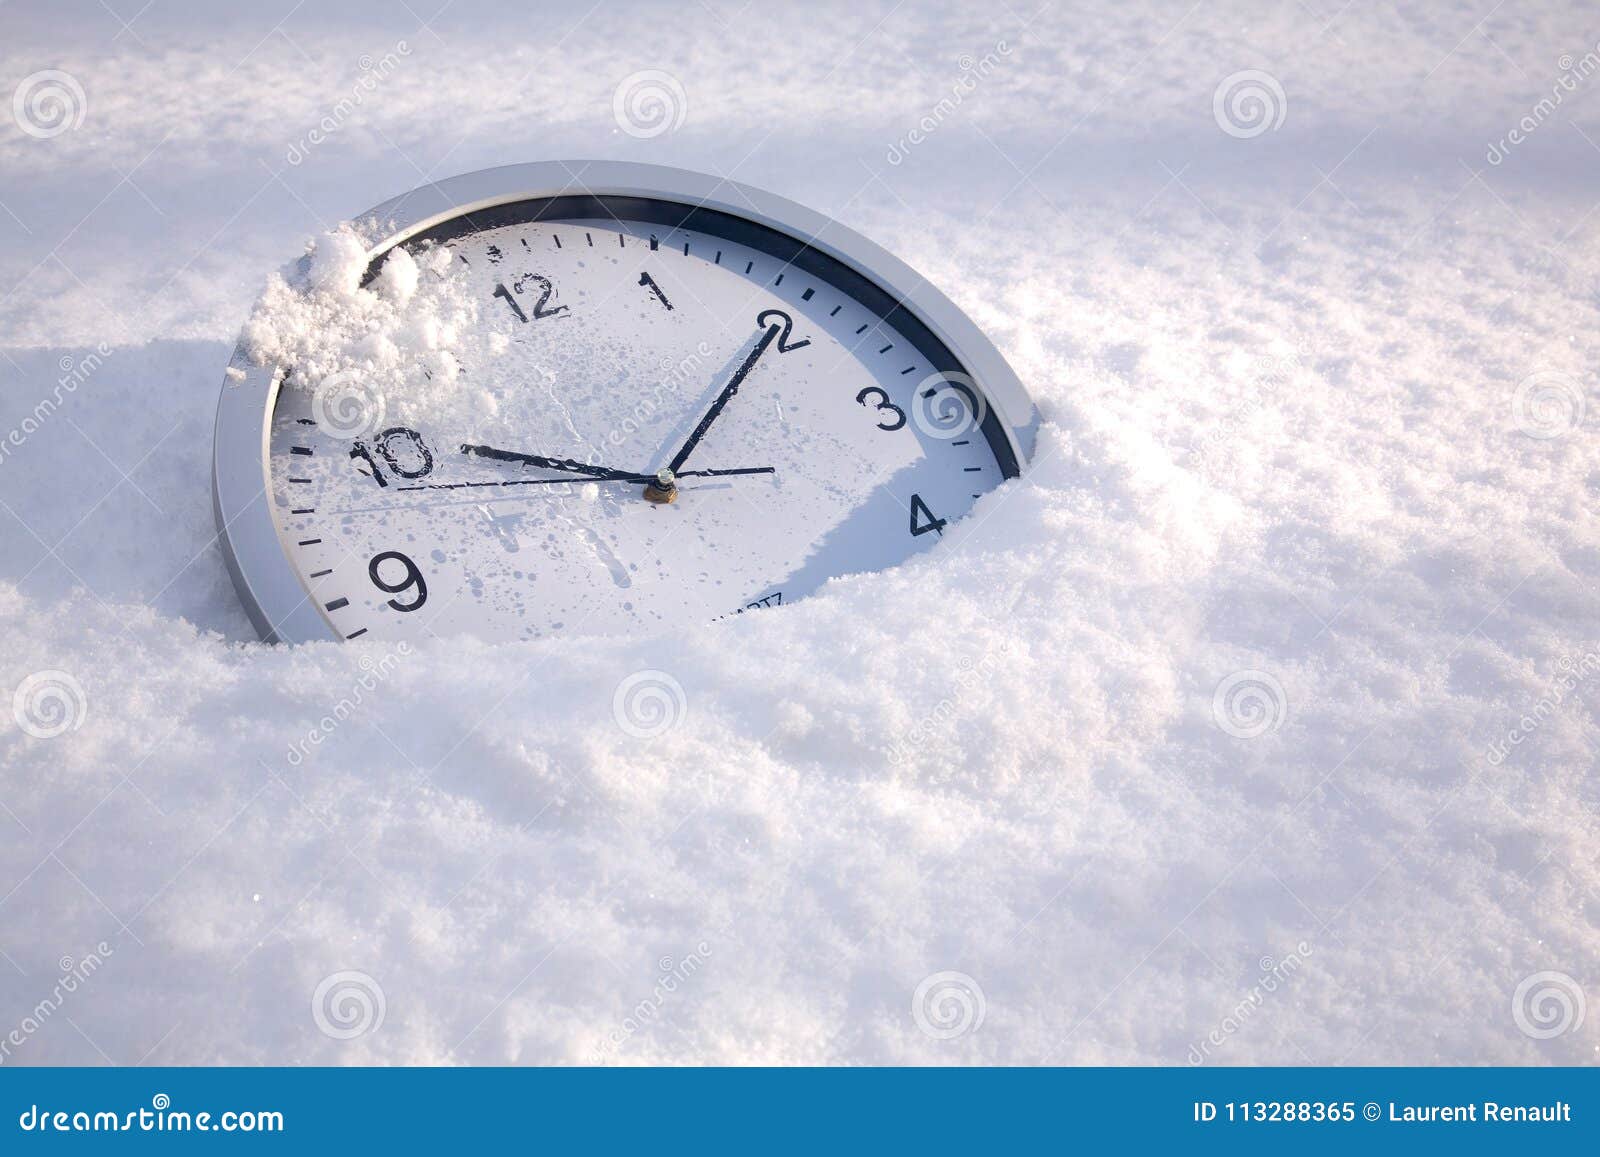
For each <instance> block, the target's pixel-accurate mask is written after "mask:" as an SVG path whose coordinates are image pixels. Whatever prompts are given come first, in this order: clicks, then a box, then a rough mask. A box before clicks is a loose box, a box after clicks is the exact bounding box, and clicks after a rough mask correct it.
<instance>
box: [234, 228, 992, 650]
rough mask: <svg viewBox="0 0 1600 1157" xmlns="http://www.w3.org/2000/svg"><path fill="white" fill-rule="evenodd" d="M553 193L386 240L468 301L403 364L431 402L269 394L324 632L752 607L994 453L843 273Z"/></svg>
mask: <svg viewBox="0 0 1600 1157" xmlns="http://www.w3.org/2000/svg"><path fill="white" fill-rule="evenodd" d="M559 204H561V203H560V202H550V201H548V200H546V201H544V202H532V201H530V202H526V203H522V204H516V203H513V204H510V205H501V206H498V207H496V209H495V210H494V211H493V212H489V213H479V214H475V215H473V216H472V217H471V218H457V219H454V220H446V221H445V222H444V223H442V224H436V225H434V226H433V227H432V228H430V229H428V230H419V231H415V232H414V233H413V234H412V235H411V236H410V237H408V238H407V239H406V241H405V245H406V247H407V248H408V250H410V251H411V252H414V253H416V254H417V255H419V258H420V259H421V263H422V264H423V266H424V273H423V276H448V277H450V278H451V279H453V281H454V282H455V283H456V287H457V288H458V290H459V291H462V292H464V293H465V295H466V296H467V298H469V299H470V300H472V301H473V302H475V303H476V306H477V308H476V311H475V317H474V319H473V321H472V323H471V328H470V329H469V330H468V331H467V332H457V333H456V334H454V341H453V343H452V347H451V348H452V351H453V353H454V356H455V362H456V364H457V365H458V367H459V376H458V377H457V379H456V380H455V382H453V383H452V385H451V386H450V387H448V388H446V389H440V388H439V386H438V383H432V384H430V385H429V386H428V387H427V388H428V390H429V391H430V396H432V397H434V398H436V399H437V398H439V397H444V398H445V399H446V400H445V401H444V402H443V403H442V404H438V405H434V406H432V407H429V408H427V409H426V410H425V411H422V412H421V413H420V416H414V415H417V414H418V413H419V411H418V410H417V408H416V407H397V406H393V405H391V406H390V408H389V413H390V414H391V415H393V414H395V413H396V412H398V413H400V414H401V415H402V416H403V420H395V419H393V418H392V417H391V418H390V419H387V420H384V421H382V422H379V423H376V424H374V425H373V426H372V427H371V428H367V429H360V430H356V431H351V430H349V429H345V428H339V427H338V426H337V425H330V423H329V422H327V421H326V420H325V419H326V415H325V414H322V413H321V411H320V410H319V408H318V406H317V405H316V404H314V396H313V394H312V393H311V392H310V391H308V390H302V389H293V388H287V387H286V388H283V389H279V390H277V391H276V400H275V404H274V405H273V406H272V407H271V410H270V417H269V420H268V429H267V434H268V437H267V456H266V475H267V494H268V501H269V502H270V504H271V510H272V515H273V523H274V526H275V528H276V534H277V538H278V543H279V545H280V546H281V549H282V552H283V554H284V555H285V556H286V558H287V559H288V561H289V563H290V565H291V567H292V569H293V571H294V573H295V574H296V575H297V576H298V578H299V580H300V583H301V585H302V586H303V592H304V594H303V597H304V600H305V601H306V602H308V603H309V604H311V605H312V606H313V607H314V608H315V609H316V610H317V612H318V613H319V614H320V616H321V617H322V618H323V619H324V620H325V621H326V623H327V624H328V626H329V630H328V632H327V634H328V635H330V636H332V637H339V638H346V639H353V638H393V639H398V638H412V637H417V636H432V635H438V636H444V635H452V634H473V635H477V636H480V637H482V638H485V639H490V640H504V639H534V638H540V637H546V636H550V635H553V634H557V633H582V634H621V633H629V632H638V631H653V630H659V629H663V628H671V627H678V626H683V625H686V624H696V623H706V622H711V621H714V620H718V619H721V618H724V617H727V616H731V615H735V614H742V613H746V612H749V611H754V610H760V609H766V608H773V607H777V606H780V605H784V604H788V603H791V602H793V601H795V600H796V599H799V598H801V597H803V596H805V595H807V594H809V593H811V592H813V591H815V590H816V589H817V588H818V587H819V586H820V585H821V584H822V583H824V582H826V581H827V580H828V579H829V578H832V577H835V576H839V575H847V574H853V573H859V572H864V571H875V570H880V569H882V568H884V567H887V566H892V565H894V564H895V563H897V562H899V561H901V560H903V559H905V558H906V557H907V556H909V555H910V554H912V553H914V552H917V551H920V550H924V549H927V548H929V547H932V546H933V545H934V544H936V543H937V542H938V541H939V540H940V538H941V537H942V536H943V534H944V533H945V532H946V530H947V529H948V528H949V526H950V524H951V523H953V522H954V521H955V520H957V519H959V518H961V517H963V516H964V515H965V514H967V512H968V511H969V510H970V509H971V508H972V506H973V504H974V503H975V502H976V501H977V500H978V499H979V498H980V497H981V496H982V495H983V494H984V493H985V492H986V491H988V490H990V489H992V488H993V487H995V486H997V485H999V484H1000V483H1001V482H1002V481H1003V480H1004V479H1005V478H1006V477H1007V476H1008V475H1011V474H1015V473H1016V472H1017V469H1018V457H1017V454H1016V452H1015V449H1014V446H1013V444H1012V442H1011V441H1010V440H1008V437H1007V434H1006V432H1005V427H1004V426H1003V425H1002V423H1001V422H1000V421H998V420H997V419H996V418H995V416H994V415H993V414H992V412H991V410H990V403H989V399H988V397H987V395H986V394H985V393H984V390H983V387H982V385H981V384H980V383H979V382H977V381H975V380H974V379H973V378H972V377H970V376H968V373H967V367H966V366H965V365H964V364H963V363H961V362H958V361H957V360H956V359H955V357H954V355H953V354H952V353H951V352H950V350H949V349H948V347H947V346H946V345H945V344H943V343H942V342H941V341H940V340H939V339H937V338H935V337H934V336H933V335H932V332H931V331H930V330H929V329H928V328H927V327H926V326H925V325H924V324H923V323H922V321H921V320H920V319H918V318H917V317H915V315H913V314H912V313H911V312H910V311H909V310H908V309H906V308H905V306H904V303H903V301H902V300H901V299H900V298H898V297H896V296H893V295H891V294H889V293H887V292H885V291H884V290H882V289H881V288H879V287H878V286H877V285H876V284H875V283H874V282H872V281H870V280H868V279H867V278H866V277H864V276H863V275H862V274H861V273H859V272H857V271H855V270H853V269H851V268H850V267H848V266H846V265H845V264H843V263H842V262H840V261H838V260H836V259H833V258H831V257H824V256H823V255H821V254H820V253H819V252H817V251H816V250H815V249H813V248H805V249H804V250H803V252H797V250H799V247H798V246H795V245H794V243H793V242H792V241H787V240H786V239H785V238H783V237H782V235H781V234H776V233H774V232H773V231H772V230H771V229H769V228H765V227H759V228H758V227H755V226H752V225H751V224H750V223H748V222H744V221H740V220H739V219H738V218H736V217H734V216H731V215H726V214H722V213H713V212H706V211H702V212H699V213H698V214H696V215H694V216H693V217H686V214H685V211H684V209H683V206H681V205H675V206H666V205H663V204H659V203H655V202H652V201H650V200H649V199H646V198H638V197H631V198H626V197H616V198H612V199H610V200H606V201H604V202H602V201H600V200H597V199H596V198H593V197H587V198H583V199H581V200H579V199H576V198H569V199H567V200H566V202H565V205H566V207H571V208H579V209H586V210H588V211H587V212H580V213H560V212H552V206H553V205H559ZM668 210H675V212H672V211H668ZM774 238H777V240H776V241H775V240H774ZM785 244H788V245H789V246H791V248H790V249H789V251H788V252H787V253H786V252H785ZM441 249H443V250H445V251H446V252H447V254H448V256H447V257H442V256H440V251H441ZM774 250H776V252H774ZM430 256H431V257H432V258H433V261H434V262H435V263H437V268H439V269H442V270H444V271H445V272H443V273H437V272H432V271H431V270H430V269H429V265H430V262H429V260H428V258H429V257H430ZM381 259H382V258H381V255H380V258H379V259H378V260H377V261H375V262H374V263H373V266H372V271H373V272H374V273H375V272H376V271H377V269H378V268H379V266H380V265H381ZM420 388H422V387H421V385H420V383H419V389H420ZM391 401H393V399H391ZM319 416H320V417H322V418H323V419H324V420H322V421H319ZM219 438H220V434H219ZM220 454H221V451H220V448H219V461H220ZM220 503H221V483H220V481H219V506H220ZM241 589H242V590H243V589H244V584H243V583H241Z"/></svg>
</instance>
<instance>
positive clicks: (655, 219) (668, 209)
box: [362, 193, 1020, 478]
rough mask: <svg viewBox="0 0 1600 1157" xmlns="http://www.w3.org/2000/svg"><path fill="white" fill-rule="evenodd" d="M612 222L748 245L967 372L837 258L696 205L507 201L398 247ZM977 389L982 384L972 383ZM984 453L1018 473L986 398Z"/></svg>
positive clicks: (947, 367)
mask: <svg viewBox="0 0 1600 1157" xmlns="http://www.w3.org/2000/svg"><path fill="white" fill-rule="evenodd" d="M607 218H615V219H617V220H619V221H621V222H630V221H643V222H648V223H649V224H652V225H661V226H664V227H665V228H667V229H692V230H694V231H695V232H697V233H704V234H708V235H709V236H712V237H720V238H722V239H723V240H726V241H732V242H734V243H736V244H739V245H745V246H748V247H749V248H751V249H754V250H757V251H758V252H761V253H765V254H767V255H768V256H771V257H776V258H777V259H778V260H779V261H782V262H783V263H784V264H785V265H788V266H792V267H793V268H795V269H798V270H801V271H803V272H805V273H809V274H811V275H812V276H813V277H815V278H817V279H818V280H820V281H823V282H826V283H827V284H829V285H832V286H833V287H834V288H836V289H838V290H840V291H841V292H842V293H844V294H846V295H847V296H849V297H851V298H853V299H854V300H856V301H859V302H860V303H861V304H862V305H864V306H865V307H866V308H867V309H869V310H871V311H872V312H873V313H875V314H877V316H878V317H879V318H880V319H881V320H883V321H885V322H888V323H889V324H890V325H892V326H894V328H895V329H897V330H899V331H900V333H901V334H902V335H904V337H905V338H906V340H907V341H909V342H910V343H911V344H912V346H913V347H914V348H915V349H916V350H917V352H918V353H920V354H921V355H922V356H923V357H925V358H927V359H928V364H929V365H931V366H932V367H933V369H934V370H935V371H937V372H939V373H959V374H967V373H968V370H967V368H966V367H965V366H963V365H962V364H961V363H960V361H958V360H957V359H956V356H955V355H954V354H952V353H951V352H950V350H949V347H947V346H946V345H945V344H944V342H942V341H940V340H939V339H938V337H936V336H935V335H934V333H933V331H932V330H930V329H929V328H928V327H927V326H926V325H924V324H923V323H922V321H921V319H920V318H918V317H917V315H916V314H915V313H914V312H913V311H912V310H911V309H910V308H909V307H908V306H907V305H906V304H905V302H903V301H901V300H900V299H899V298H897V297H895V296H894V295H893V294H891V293H889V292H888V291H887V290H885V289H884V288H883V287H882V286H880V285H878V284H877V282H875V281H872V280H871V279H870V278H868V277H866V276H864V275H863V274H861V273H858V272H857V271H856V270H854V269H852V268H850V267H849V266H848V265H845V264H844V263H843V262H841V261H839V260H838V259H837V258H834V257H830V256H829V255H828V254H826V253H823V252H821V251H820V250H818V249H815V248H813V247H812V246H811V245H810V244H809V243H808V242H806V241H803V240H801V239H800V238H798V237H794V236H791V235H789V234H787V233H782V232H779V231H778V230H776V229H773V228H770V227H769V226H766V225H762V224H759V223H758V222H755V221H750V220H748V219H746V218H744V217H738V216H735V215H734V214H732V213H724V212H722V211H721V210H719V209H708V208H705V207H704V206H700V205H684V204H680V203H679V202H676V201H664V200H661V199H660V198H656V197H625V196H610V195H607V196H596V195H594V194H592V193H581V194H563V195H561V196H557V197H543V198H538V199H535V200H527V201H512V202H509V203H507V204H504V205H495V206H492V207H490V208H487V209H475V210H473V211H472V212H470V213H462V214H461V215H459V216H456V217H452V218H450V220H448V221H443V222H441V223H440V224H438V225H435V226H434V227H433V228H431V229H427V230H424V231H423V232H421V233H418V234H416V235H415V236H413V237H410V238H408V239H407V240H406V241H405V242H404V245H405V247H406V248H407V249H409V250H414V249H417V248H419V247H421V246H423V245H425V244H428V243H430V242H432V243H435V244H442V243H444V242H447V241H452V240H454V239H456V238H458V237H465V236H468V235H470V234H474V233H481V232H483V231H485V230H488V229H499V228H502V227H504V226H508V225H525V224H528V223H530V222H534V221H568V220H580V221H581V220H604V219H607ZM382 260H383V255H382V254H380V255H379V256H378V257H377V258H376V259H375V260H374V261H373V262H372V264H371V265H370V266H369V267H368V269H367V274H366V277H365V278H364V279H363V281H362V284H363V285H364V284H366V283H367V282H368V281H371V280H372V278H374V277H376V276H377V273H378V266H379V265H380V264H381V263H382ZM978 384H979V386H980V388H981V386H982V383H981V382H980V383H978ZM980 429H981V430H982V431H983V436H984V438H985V439H986V440H987V441H988V443H989V449H990V451H991V452H992V453H993V454H994V457H995V462H996V463H997V464H998V465H999V467H1000V473H1001V475H1002V476H1004V477H1006V478H1015V477H1017V475H1018V474H1019V473H1020V471H1019V469H1018V466H1017V456H1016V454H1015V453H1013V452H1012V449H1011V443H1010V442H1009V441H1008V440H1007V438H1006V436H1005V431H1004V429H1003V428H1002V427H1001V424H1000V419H999V417H998V416H997V415H996V413H995V407H994V405H993V404H992V403H989V402H988V401H987V399H986V400H985V405H984V416H983V422H982V425H981V426H980Z"/></svg>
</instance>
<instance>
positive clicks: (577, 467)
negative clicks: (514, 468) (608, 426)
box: [461, 445, 633, 479]
mask: <svg viewBox="0 0 1600 1157" xmlns="http://www.w3.org/2000/svg"><path fill="white" fill-rule="evenodd" d="M461 452H462V453H463V454H475V455H477V456H478V457H479V458H493V459H495V460H496V461H499V462H521V463H522V464H523V465H525V466H538V467H540V468H541V469H544V470H564V471H566V472H567V473H569V474H587V475H588V476H589V477H591V478H614V479H622V478H631V477H633V475H632V472H631V471H628V470H613V469H612V468H611V467H609V466H590V465H588V464H587V463H584V462H576V461H574V460H573V459H571V458H545V457H543V456H542V455H539V454H523V453H521V452H519V451H517V450H497V449H495V448H494V447H493V446H472V445H467V446H463V447H461Z"/></svg>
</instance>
